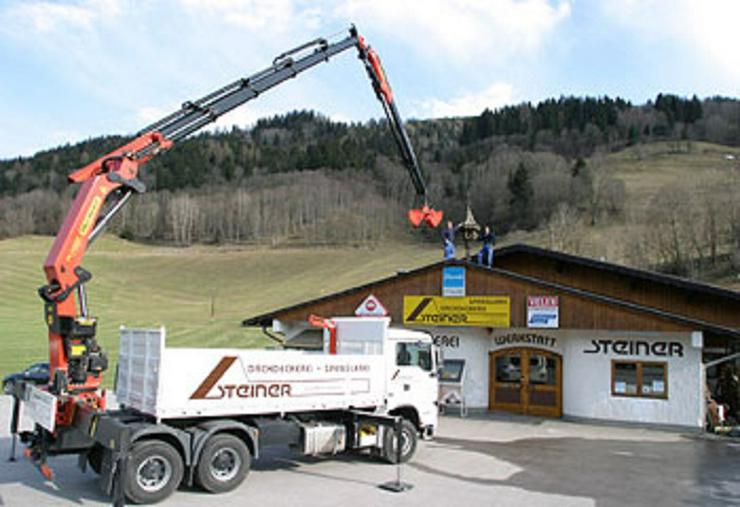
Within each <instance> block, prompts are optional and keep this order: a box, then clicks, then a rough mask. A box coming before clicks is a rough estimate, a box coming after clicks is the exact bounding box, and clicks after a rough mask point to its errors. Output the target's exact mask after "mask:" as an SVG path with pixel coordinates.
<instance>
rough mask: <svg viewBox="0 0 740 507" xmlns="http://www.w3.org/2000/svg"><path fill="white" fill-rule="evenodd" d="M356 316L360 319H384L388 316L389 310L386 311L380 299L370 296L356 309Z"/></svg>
mask: <svg viewBox="0 0 740 507" xmlns="http://www.w3.org/2000/svg"><path fill="white" fill-rule="evenodd" d="M355 315H357V316H358V317H384V316H386V315H388V310H386V309H385V306H383V303H381V302H380V299H378V298H376V297H375V296H373V295H372V294H370V295H369V296H368V297H366V298H365V299H364V300H363V301H362V303H360V306H358V307H357V308H356V309H355Z"/></svg>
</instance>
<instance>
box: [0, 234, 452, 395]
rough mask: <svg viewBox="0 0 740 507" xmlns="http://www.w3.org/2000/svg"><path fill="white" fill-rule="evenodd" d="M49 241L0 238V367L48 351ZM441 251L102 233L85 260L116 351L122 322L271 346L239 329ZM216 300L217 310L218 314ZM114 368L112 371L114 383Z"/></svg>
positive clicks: (94, 300)
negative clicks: (176, 243) (175, 243)
mask: <svg viewBox="0 0 740 507" xmlns="http://www.w3.org/2000/svg"><path fill="white" fill-rule="evenodd" d="M50 246H51V238H48V237H38V236H26V237H22V238H17V239H11V240H4V241H0V286H2V287H3V304H2V305H0V340H2V345H0V350H1V351H2V354H0V374H2V375H3V376H4V375H5V374H7V373H9V372H11V371H17V370H18V369H20V368H21V367H23V366H25V365H27V364H29V363H31V362H33V361H39V360H43V359H45V358H46V357H47V356H46V355H47V338H46V337H47V329H46V327H45V325H44V322H43V306H42V302H41V300H40V299H39V297H38V295H37V294H36V288H37V287H39V286H40V285H42V284H43V283H44V280H45V279H44V276H43V272H42V269H41V266H42V264H43V261H44V258H45V256H46V254H47V252H48V251H49V248H50ZM440 256H441V251H440V250H438V249H436V248H431V247H428V246H426V247H424V246H415V245H404V244H395V245H392V246H379V247H377V248H351V247H343V248H336V249H323V248H313V249H290V248H284V249H277V250H276V249H269V248H238V247H218V248H217V247H192V248H165V247H151V246H144V245H138V244H133V243H129V242H126V241H122V240H119V239H115V238H112V237H104V238H102V239H101V240H100V241H99V242H97V243H96V244H95V245H94V246H93V248H92V249H91V250H90V252H89V254H88V256H87V257H86V259H85V262H84V266H85V267H86V268H87V269H88V270H90V271H91V272H92V273H93V279H92V281H91V282H90V283H89V284H88V293H89V303H90V308H91V311H92V313H93V314H94V315H95V316H97V317H98V323H99V331H98V336H99V338H100V340H101V342H102V343H103V346H104V348H105V350H106V351H107V352H108V353H109V355H110V357H111V358H113V359H115V357H116V353H117V346H118V344H117V341H118V338H117V335H118V327H119V326H120V325H127V326H132V327H133V326H160V325H163V326H166V327H167V337H168V343H169V344H171V345H175V346H199V347H200V346H211V347H249V346H256V345H264V344H267V343H269V340H268V339H266V338H265V337H264V336H263V335H262V333H261V332H260V331H258V330H257V331H256V330H246V329H244V328H242V327H240V323H241V320H242V319H243V318H245V317H248V316H252V315H254V314H257V313H260V312H264V311H267V310H271V309H274V308H278V307H282V306H285V305H290V304H292V303H297V302H300V301H304V300H307V299H310V298H315V297H318V296H321V295H325V294H329V293H332V292H335V291H337V290H341V289H345V288H348V287H352V286H354V285H357V284H359V283H362V282H367V281H371V280H374V279H376V278H381V277H384V276H389V275H391V274H393V273H394V272H395V271H396V270H399V269H410V268H414V267H418V266H421V265H424V264H428V263H430V262H433V261H436V260H438V259H439V258H440ZM212 302H213V308H214V314H213V316H211V306H212ZM111 378H112V375H111V374H109V375H108V383H110V381H111Z"/></svg>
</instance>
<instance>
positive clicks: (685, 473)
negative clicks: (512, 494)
mask: <svg viewBox="0 0 740 507" xmlns="http://www.w3.org/2000/svg"><path fill="white" fill-rule="evenodd" d="M435 442H436V444H437V445H439V446H441V447H442V448H445V447H446V448H450V449H454V450H456V451H458V452H459V451H463V452H470V453H479V454H482V455H485V456H489V457H492V458H496V459H497V460H501V461H505V462H507V463H510V464H513V465H516V466H518V467H519V468H521V469H522V470H521V471H520V472H517V473H514V474H513V475H512V476H510V477H508V478H507V479H503V480H496V479H480V478H473V477H470V476H466V474H465V470H460V471H459V472H451V471H450V470H449V468H448V467H443V466H438V465H436V464H434V463H423V462H420V461H419V460H417V461H414V462H413V463H411V464H410V466H412V467H414V468H416V469H417V470H420V471H423V472H427V473H430V474H435V475H439V476H443V477H447V478H452V479H457V480H460V481H463V482H469V483H475V484H479V485H487V486H512V487H517V488H521V489H524V490H527V491H534V492H541V493H547V494H562V495H567V496H575V497H587V498H591V499H593V500H594V501H595V503H596V505H597V506H602V507H605V506H623V505H651V504H652V505H701V506H727V505H740V448H739V447H738V446H737V444H733V443H730V442H726V441H712V440H704V439H695V440H688V439H687V440H682V441H680V442H644V441H642V442H636V441H624V440H592V439H582V438H573V437H570V438H568V437H565V438H564V437H559V438H531V439H523V440H515V441H511V442H481V441H478V440H464V439H457V438H444V437H440V438H437V439H436V441H435Z"/></svg>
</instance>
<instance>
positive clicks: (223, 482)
mask: <svg viewBox="0 0 740 507" xmlns="http://www.w3.org/2000/svg"><path fill="white" fill-rule="evenodd" d="M251 465H252V456H251V454H250V453H249V448H247V446H246V444H245V443H244V442H243V441H242V440H241V439H239V438H237V437H235V436H234V435H229V434H228V433H220V434H217V435H214V436H212V437H211V438H209V439H208V442H206V445H205V447H203V452H202V453H201V455H200V459H199V460H198V468H197V470H196V475H195V478H196V480H197V481H198V484H199V485H200V486H201V487H202V488H203V489H205V490H206V491H209V492H211V493H225V492H227V491H231V490H232V489H234V488H236V487H237V486H239V484H241V483H242V482H244V479H245V478H246V477H247V474H248V473H249V468H250V466H251Z"/></svg>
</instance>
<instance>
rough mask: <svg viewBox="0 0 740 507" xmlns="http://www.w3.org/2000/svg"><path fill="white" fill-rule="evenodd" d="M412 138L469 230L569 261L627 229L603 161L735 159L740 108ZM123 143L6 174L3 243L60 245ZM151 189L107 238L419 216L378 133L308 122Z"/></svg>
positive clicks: (582, 107) (475, 126) (27, 164)
mask: <svg viewBox="0 0 740 507" xmlns="http://www.w3.org/2000/svg"><path fill="white" fill-rule="evenodd" d="M407 129H408V132H409V135H410V137H411V140H412V143H413V145H414V147H415V149H416V152H417V155H418V157H419V159H420V162H421V165H422V168H423V171H424V173H425V175H426V178H427V183H428V186H429V189H430V194H431V201H432V203H433V205H434V206H435V207H437V208H439V209H443V210H445V211H446V212H447V214H448V216H450V217H452V218H453V219H455V220H460V219H462V218H463V217H464V215H465V208H466V206H467V205H468V204H469V205H470V206H471V208H472V210H473V212H474V213H475V216H476V217H477V219H478V220H479V221H480V222H482V223H490V224H493V225H494V227H495V229H496V231H497V232H498V233H499V234H500V233H506V232H510V231H515V230H525V231H532V230H547V231H548V235H549V237H550V242H551V246H552V247H554V248H560V249H565V250H568V249H570V250H573V249H574V246H573V245H572V244H569V242H568V230H569V229H572V228H573V227H577V226H580V225H583V226H594V225H597V224H599V223H604V222H609V221H615V220H621V219H623V217H622V215H623V211H624V210H623V205H624V202H625V188H624V183H623V182H622V181H620V180H619V179H617V178H614V177H613V176H612V175H611V174H610V173H609V172H608V171H607V170H605V169H604V167H603V164H601V163H600V160H601V159H602V158H603V156H604V155H606V154H609V153H614V152H618V151H620V150H623V149H625V148H627V147H630V146H638V145H642V144H650V143H654V142H658V141H670V142H674V143H675V144H676V149H678V150H680V149H686V147H687V146H688V147H689V149H690V146H691V144H690V143H691V141H709V142H713V143H718V144H724V145H729V146H738V145H740V101H738V100H735V99H729V98H723V97H713V98H707V99H703V100H700V99H698V98H697V97H691V98H684V97H678V96H676V95H670V94H660V95H658V96H657V97H656V98H655V100H652V101H649V102H647V103H646V104H643V105H633V104H631V103H630V102H628V101H625V100H623V99H620V98H615V99H611V98H609V97H599V98H590V97H586V98H578V97H561V98H559V99H549V100H545V101H543V102H540V103H538V104H530V103H523V104H519V105H516V106H506V107H503V108H500V109H496V110H488V109H486V110H485V111H483V112H482V113H481V114H480V115H478V116H475V117H469V118H449V119H437V120H424V121H410V122H409V123H408V124H407ZM125 140H126V139H125V138H122V137H118V136H107V137H99V138H95V139H90V140H88V141H85V142H82V143H79V144H75V145H67V146H62V147H59V148H54V149H50V150H48V151H44V152H40V153H38V154H36V155H34V156H33V157H29V158H17V159H11V160H4V161H0V239H1V238H7V237H13V236H18V235H22V234H29V233H34V234H54V233H56V231H57V229H58V227H59V224H60V221H61V219H62V218H63V216H64V214H65V212H66V209H67V208H68V205H69V202H70V199H71V198H72V196H73V192H74V191H75V188H73V187H70V186H69V185H68V184H67V182H66V175H67V174H68V173H69V172H71V171H72V170H74V169H75V168H77V167H80V166H82V165H84V164H86V163H88V162H90V161H92V160H94V159H95V158H97V157H99V156H101V155H103V154H105V153H107V152H109V151H110V150H112V149H114V148H116V147H117V146H119V145H120V144H122V143H123V142H124V141H125ZM142 178H143V180H144V182H145V183H146V185H147V189H148V191H147V192H146V193H144V194H142V195H140V196H137V197H136V198H135V199H132V201H131V203H130V204H129V205H128V206H127V207H126V208H125V209H124V211H123V212H122V213H121V214H120V217H118V218H117V219H116V220H115V221H114V223H113V224H112V230H113V232H115V233H116V234H118V235H119V236H121V237H124V238H127V239H132V240H136V241H143V242H156V243H162V242H166V243H174V244H178V245H189V244H192V243H267V244H285V243H290V244H296V243H298V244H336V243H352V244H358V243H368V242H378V241H383V240H385V239H389V238H394V239H395V238H400V237H404V236H405V235H408V234H409V232H408V228H407V227H406V225H405V222H404V219H403V217H404V210H405V209H407V208H408V207H410V206H412V205H415V204H418V202H416V201H415V199H414V192H413V187H412V186H411V184H410V182H409V178H408V176H407V174H406V170H405V169H404V168H403V166H402V165H401V164H400V160H399V158H398V156H397V153H396V146H395V144H394V141H393V138H392V137H391V135H390V132H389V131H388V129H387V126H386V125H385V123H384V122H382V121H380V122H379V121H370V122H367V123H364V124H359V123H354V124H346V123H340V122H334V121H331V120H329V119H327V118H325V117H323V116H321V115H320V114H317V113H315V112H311V111H296V112H293V113H289V114H286V115H280V116H275V117H273V118H269V119H263V120H260V121H258V122H257V124H256V125H255V126H254V127H252V128H249V129H240V128H232V129H231V130H228V131H217V132H207V133H203V134H200V135H198V136H195V137H192V138H190V139H188V140H186V141H184V142H182V143H180V144H179V145H178V146H176V147H175V148H174V149H172V150H171V151H169V152H167V153H165V154H163V155H162V156H159V157H157V158H155V159H153V160H152V161H151V162H150V163H149V164H147V166H145V169H144V171H143V176H142ZM733 206H734V205H733ZM735 207H737V206H734V207H731V209H729V210H726V209H724V207H723V214H722V216H720V215H719V214H717V213H714V214H713V215H712V217H711V220H713V221H714V222H716V223H715V224H714V225H712V226H711V227H710V229H712V228H713V229H712V230H711V232H710V233H709V234H712V235H714V236H716V238H715V239H714V240H713V241H714V242H715V243H716V244H717V245H719V246H718V247H717V248H720V249H721V248H722V246H724V245H727V244H735V243H737V244H738V246H740V226H739V225H738V222H737V217H738V216H740V210H735ZM703 213H704V215H706V214H707V213H705V212H703ZM704 215H702V216H703V217H704V218H702V220H709V219H710V218H707V217H706V216H704ZM665 220H666V221H667V222H666V224H664V225H666V226H670V225H671V224H670V220H671V217H666V218H665ZM674 222H675V220H674ZM423 234H425V237H426V238H427V239H429V240H432V239H436V234H434V233H432V232H427V233H423ZM682 234H683V233H682ZM674 236H676V237H675V238H674V240H675V241H680V238H679V237H678V233H676V234H674ZM668 241H669V242H670V238H669V239H668ZM682 246H683V245H682ZM687 255H693V254H691V253H690V252H689V253H687ZM668 260H669V261H670V259H668Z"/></svg>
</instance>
